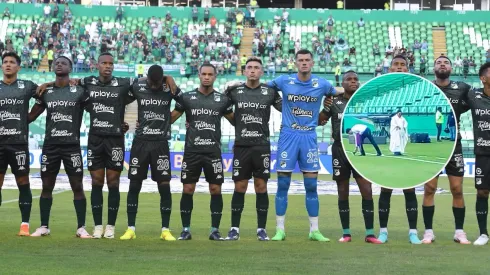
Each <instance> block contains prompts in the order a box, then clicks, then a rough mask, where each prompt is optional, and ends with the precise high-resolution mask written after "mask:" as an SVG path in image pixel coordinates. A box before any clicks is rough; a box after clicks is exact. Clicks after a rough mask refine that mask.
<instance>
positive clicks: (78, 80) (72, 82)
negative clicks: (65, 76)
mask: <svg viewBox="0 0 490 275" xmlns="http://www.w3.org/2000/svg"><path fill="white" fill-rule="evenodd" d="M78 83H80V79H78V78H71V79H70V86H77V85H78Z"/></svg>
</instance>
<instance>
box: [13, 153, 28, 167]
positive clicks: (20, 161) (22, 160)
mask: <svg viewBox="0 0 490 275" xmlns="http://www.w3.org/2000/svg"><path fill="white" fill-rule="evenodd" d="M15 158H16V159H17V165H19V166H22V165H26V154H20V155H17V156H15Z"/></svg>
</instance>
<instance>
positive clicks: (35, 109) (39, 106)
mask: <svg viewBox="0 0 490 275" xmlns="http://www.w3.org/2000/svg"><path fill="white" fill-rule="evenodd" d="M45 109H46V107H45V105H44V102H43V101H42V100H41V99H36V104H34V106H32V108H31V111H30V112H29V115H28V116H27V122H28V123H31V122H33V121H35V120H36V119H37V118H38V117H39V116H40V115H41V114H42V113H43V112H44V110H45Z"/></svg>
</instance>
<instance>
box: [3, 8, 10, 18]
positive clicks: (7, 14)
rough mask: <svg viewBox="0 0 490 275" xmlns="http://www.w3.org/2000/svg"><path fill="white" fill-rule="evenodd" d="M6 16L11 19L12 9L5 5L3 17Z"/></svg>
mask: <svg viewBox="0 0 490 275" xmlns="http://www.w3.org/2000/svg"><path fill="white" fill-rule="evenodd" d="M5 17H6V18H9V19H10V10H9V8H8V7H5V9H4V10H3V18H5Z"/></svg>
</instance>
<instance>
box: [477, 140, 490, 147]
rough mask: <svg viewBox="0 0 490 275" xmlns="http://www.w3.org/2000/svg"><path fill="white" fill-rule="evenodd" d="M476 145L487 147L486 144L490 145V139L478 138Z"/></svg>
mask: <svg viewBox="0 0 490 275" xmlns="http://www.w3.org/2000/svg"><path fill="white" fill-rule="evenodd" d="M476 146H481V147H488V146H490V140H485V139H483V138H478V139H477V140H476Z"/></svg>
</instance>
